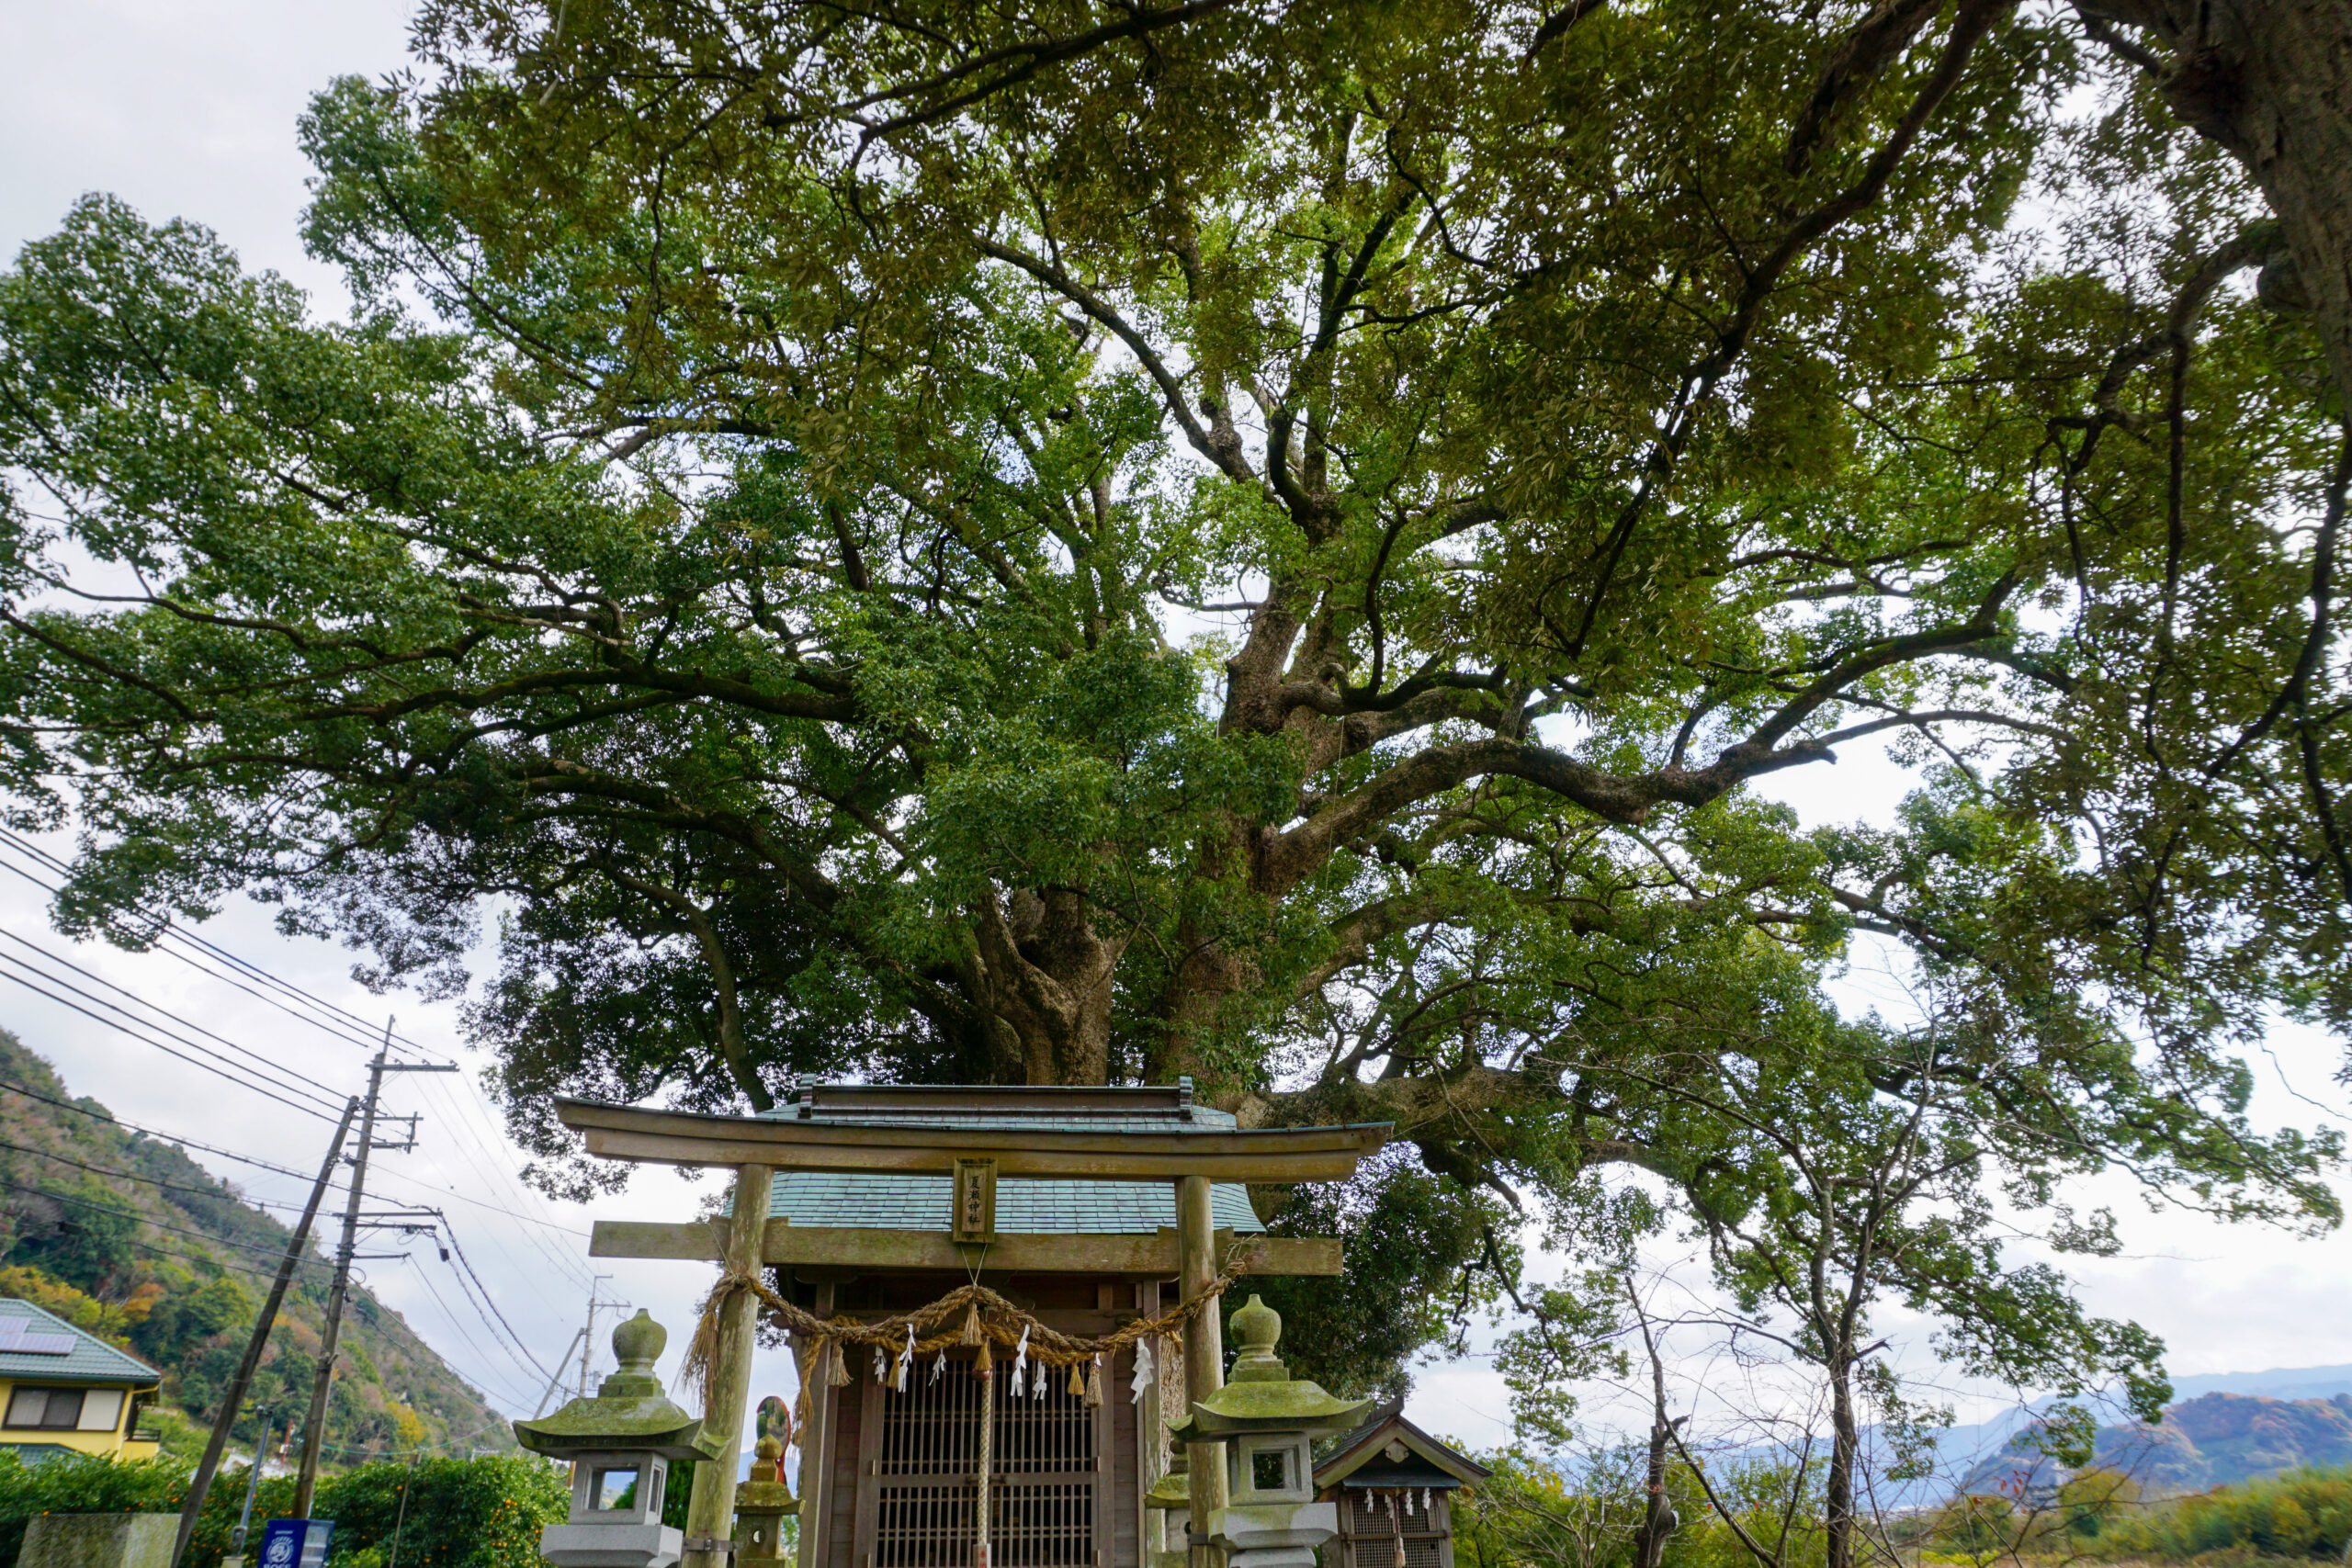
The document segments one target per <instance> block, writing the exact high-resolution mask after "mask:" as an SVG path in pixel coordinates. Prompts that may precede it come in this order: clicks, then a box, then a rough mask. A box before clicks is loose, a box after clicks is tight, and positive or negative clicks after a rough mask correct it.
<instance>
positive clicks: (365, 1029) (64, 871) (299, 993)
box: [0, 827, 432, 1055]
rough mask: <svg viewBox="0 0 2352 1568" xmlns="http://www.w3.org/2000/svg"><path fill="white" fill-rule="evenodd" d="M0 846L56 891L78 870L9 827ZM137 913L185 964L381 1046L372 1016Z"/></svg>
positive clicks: (354, 1039) (359, 1041) (417, 1049)
mask: <svg viewBox="0 0 2352 1568" xmlns="http://www.w3.org/2000/svg"><path fill="white" fill-rule="evenodd" d="M0 846H5V847H6V848H10V849H14V850H15V851H16V852H17V853H18V854H20V855H23V856H25V857H27V858H28V859H30V860H31V861H32V862H33V863H35V864H37V865H39V866H40V867H41V868H42V869H44V870H46V871H48V872H50V873H51V874H52V875H54V876H55V877H57V878H58V879H59V880H57V881H51V880H48V879H46V878H43V877H40V876H37V875H35V874H32V873H31V872H28V871H26V870H24V869H22V868H21V867H18V866H16V865H12V864H8V863H6V861H5V860H0V866H6V869H8V870H10V871H13V872H15V873H16V874H17V875H18V876H21V877H24V878H25V879H26V880H27V881H28V882H31V883H34V884H35V885H37V886H40V887H42V888H44V889H45V890H47V891H48V892H51V893H52V894H53V893H58V892H61V891H62V886H63V884H62V879H63V878H66V877H68V876H70V875H71V874H72V873H73V868H72V867H71V866H70V865H68V864H67V863H65V862H64V861H62V860H61V859H59V858H58V857H57V856H55V855H53V854H51V853H50V852H48V851H47V850H45V849H42V848H41V847H40V845H39V844H37V843H34V842H33V841H32V840H29V839H27V838H25V837H23V836H22V835H21V834H18V833H16V832H14V831H11V830H10V829H6V828H4V827H0ZM137 913H138V914H139V915H140V917H141V919H143V920H144V921H145V922H146V923H147V925H148V926H149V927H151V928H152V929H153V932H154V942H155V945H156V947H157V948H158V949H161V950H163V951H166V952H169V953H171V955H172V956H173V957H175V958H177V959H179V961H180V962H181V963H183V964H188V965H189V966H190V967H192V968H195V969H198V970H200V971H202V972H203V973H205V974H207V975H209V976H212V977H213V978H215V979H218V980H220V981H223V982H224V983H226V984H228V985H232V986H235V987H237V989H239V990H241V991H243V992H245V994H246V995H248V996H252V997H255V998H258V999H260V1000H262V1001H266V1002H268V1003H269V1004H270V1005H271V1006H273V1007H275V1008H277V1010H279V1011H281V1012H285V1013H288V1015H290V1016H292V1017H295V1018H298V1019H300V1020H302V1021H304V1022H306V1023H309V1024H311V1025H312V1026H313V1027H315V1028H317V1029H319V1030H321V1031H322V1032H326V1033H328V1034H330V1035H333V1036H334V1037H335V1038H336V1039H338V1040H340V1041H342V1042H343V1043H345V1044H348V1045H356V1046H358V1047H360V1048H362V1049H368V1050H372V1049H374V1048H375V1047H376V1045H377V1044H378V1039H377V1033H378V1032H377V1029H376V1026H375V1024H374V1023H372V1022H371V1021H368V1020H367V1019H363V1018H361V1017H360V1016H359V1015H358V1014H356V1013H355V1012H353V1011H351V1010H349V1009H347V1008H345V1007H341V1006H339V1005H337V1004H336V1003H334V1002H331V1001H328V1000H326V999H325V998H321V997H315V996H312V995H311V993H310V992H308V991H305V990H303V989H302V988H301V987H299V986H297V985H295V984H293V983H292V982H291V981H288V980H285V979H282V978H280V977H279V976H276V975H274V974H272V973H270V972H269V971H268V970H266V969H265V968H263V967H262V966H261V965H260V964H254V963H253V962H251V961H250V960H248V959H244V958H240V957H239V956H237V954H235V953H232V952H230V951H229V950H228V949H226V948H224V947H221V946H220V945H219V944H218V943H216V942H210V941H209V940H207V939H206V938H204V937H201V936H198V935H197V934H196V933H195V932H193V931H188V930H187V929H185V928H184V927H182V926H180V925H179V924H178V923H176V922H175V920H173V919H172V918H171V917H170V916H169V915H168V914H163V913H158V912H155V911H152V910H147V909H139V910H137ZM175 944H176V945H175ZM183 947H185V948H193V949H195V950H196V952H197V953H199V954H201V955H203V956H202V957H192V956H190V955H189V954H188V953H185V952H182V951H179V949H180V948H183ZM206 959H210V960H212V961H213V962H214V963H217V964H226V965H228V966H229V967H230V968H231V969H232V970H234V971H235V972H236V973H237V974H238V975H243V976H246V977H248V978H250V979H252V980H254V981H255V982H257V983H258V984H260V985H262V986H264V987H267V988H269V989H270V990H272V991H276V992H278V993H280V994H281V995H282V996H283V997H284V998H290V999H291V1000H292V1001H293V1002H296V1003H299V1004H300V1009H307V1011H305V1010H300V1009H298V1008H296V1007H292V1006H288V1002H287V1001H285V1000H280V999H277V998H272V997H268V996H264V995H263V994H262V993H261V992H259V991H255V990H254V988H253V987H251V986H247V985H244V984H243V983H242V982H241V981H240V980H238V979H237V978H235V977H234V976H231V975H224V974H221V973H220V971H219V970H218V969H217V968H215V967H213V964H209V963H207V962H205V960H206ZM389 1038H390V1042H391V1043H392V1044H394V1045H396V1046H399V1047H401V1048H402V1049H405V1050H407V1051H410V1052H413V1053H415V1054H417V1055H432V1053H430V1052H428V1051H426V1050H425V1048H424V1046H422V1045H419V1044H418V1043H416V1042H414V1041H413V1040H409V1039H407V1038H406V1037H404V1036H402V1035H400V1034H397V1033H394V1034H390V1035H389Z"/></svg>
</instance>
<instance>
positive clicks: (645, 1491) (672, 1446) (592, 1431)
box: [515, 1311, 718, 1568]
mask: <svg viewBox="0 0 2352 1568" xmlns="http://www.w3.org/2000/svg"><path fill="white" fill-rule="evenodd" d="M669 1339H670V1336H669V1333H668V1331H667V1330H665V1329H664V1328H663V1327H662V1325H660V1324H658V1323H656V1322H654V1321H653V1319H652V1317H651V1315H650V1314H647V1313H645V1312H643V1311H639V1313H638V1314H637V1315H636V1316H635V1317H632V1318H630V1319H629V1320H628V1322H626V1323H623V1324H622V1325H619V1326H618V1327H616V1328H615V1329H614V1330H613V1355H614V1357H615V1359H617V1360H618V1361H619V1362H620V1370H619V1371H616V1372H615V1373H613V1375H612V1376H611V1377H608V1378H606V1379H605V1382H604V1386H602V1387H601V1388H599V1389H598V1390H597V1391H596V1394H595V1397H594V1398H593V1399H575V1400H572V1401H571V1403H569V1404H566V1405H564V1407H563V1408H562V1409H560V1410H559V1411H557V1412H556V1413H555V1414H554V1415H552V1416H548V1417H547V1418H546V1419H544V1420H539V1421H517V1422H515V1441H516V1442H518V1443H520V1444H522V1445H523V1447H525V1448H526V1449H528V1450H530V1451H531V1452H533V1453H535V1454H546V1455H548V1457H549V1458H551V1459H560V1460H565V1461H569V1462H570V1463H571V1514H570V1516H569V1517H567V1518H566V1519H565V1520H564V1522H563V1523H561V1524H560V1525H549V1526H548V1528H547V1529H545V1530H543V1531H541V1532H540V1534H539V1555H540V1556H542V1557H544V1558H546V1559H547V1560H548V1562H553V1563H555V1564H557V1565H558V1568H667V1565H668V1564H670V1563H673V1562H677V1561H678V1559H679V1557H680V1556H681V1555H682V1554H683V1553H684V1550H685V1541H684V1536H683V1534H682V1532H680V1531H679V1530H678V1529H675V1528H673V1527H672V1526H669V1525H665V1524H663V1523H662V1495H663V1493H664V1492H665V1491H666V1490H667V1489H668V1486H669V1481H670V1465H671V1463H672V1462H673V1461H679V1460H707V1459H711V1458H713V1457H714V1455H715V1450H716V1449H717V1447H718V1445H717V1444H715V1443H710V1442H707V1440H706V1439H705V1438H704V1437H703V1432H702V1421H701V1419H700V1417H698V1416H689V1415H687V1414H686V1413H685V1412H684V1410H681V1409H680V1408H678V1406H676V1405H675V1404H671V1403H670V1401H669V1400H668V1399H667V1398H666V1397H665V1396H664V1395H663V1394H662V1382H661V1380H660V1379H659V1378H656V1377H655V1376H654V1375H653V1363H654V1362H655V1361H657V1360H659V1359H661V1356H662V1346H664V1345H666V1344H667V1343H669Z"/></svg>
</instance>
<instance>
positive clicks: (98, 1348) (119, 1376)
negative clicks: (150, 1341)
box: [0, 1296, 163, 1386]
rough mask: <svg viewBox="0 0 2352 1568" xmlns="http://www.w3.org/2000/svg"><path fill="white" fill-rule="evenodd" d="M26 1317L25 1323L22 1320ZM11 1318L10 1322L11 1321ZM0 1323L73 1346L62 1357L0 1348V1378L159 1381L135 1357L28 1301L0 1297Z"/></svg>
mask: <svg viewBox="0 0 2352 1568" xmlns="http://www.w3.org/2000/svg"><path fill="white" fill-rule="evenodd" d="M26 1318H30V1319H32V1320H33V1321H31V1322H29V1323H26V1322H23V1321H22V1320H24V1319H26ZM12 1320H13V1321H12ZM0 1325H6V1326H8V1327H12V1328H14V1327H21V1328H22V1329H24V1330H26V1331H28V1332H31V1333H35V1334H57V1335H63V1336H65V1337H69V1338H71V1339H72V1340H73V1342H74V1348H72V1349H71V1350H68V1351H67V1352H66V1353H65V1354H64V1355H62V1356H47V1355H38V1354H32V1353H28V1352H26V1351H21V1350H6V1351H0V1378H30V1379H35V1380H38V1381H40V1382H119V1383H137V1384H141V1385H142V1386H143V1385H145V1384H149V1383H153V1382H159V1381H160V1380H161V1378H162V1375H163V1374H161V1373H160V1372H158V1371H155V1369H154V1368H153V1367H151V1366H149V1365H148V1364H147V1363H146V1362H144V1361H142V1360H140V1359H138V1358H137V1357H135V1356H126V1355H124V1354H123V1353H122V1352H121V1351H119V1350H118V1349H116V1348H114V1347H113V1346H111V1345H109V1344H107V1342H106V1341H105V1340H103V1339H100V1338H98V1337H96V1335H91V1334H85V1333H83V1332H82V1331H81V1330H80V1329H78V1328H76V1327H74V1325H72V1324H70V1323H68V1322H66V1321H65V1320H64V1319H63V1318H62V1317H60V1316H58V1315H57V1314H55V1313H53V1312H46V1311H43V1310H42V1309H41V1308H40V1307H37V1306H35V1305H33V1303H30V1302H28V1301H19V1300H17V1299H16V1298H15V1297H13V1296H11V1297H6V1298H0Z"/></svg>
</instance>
